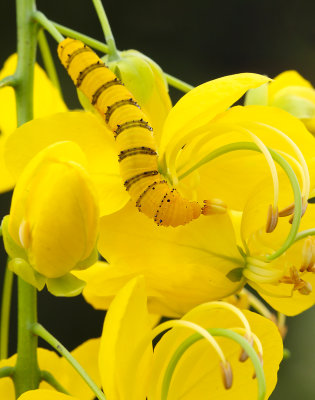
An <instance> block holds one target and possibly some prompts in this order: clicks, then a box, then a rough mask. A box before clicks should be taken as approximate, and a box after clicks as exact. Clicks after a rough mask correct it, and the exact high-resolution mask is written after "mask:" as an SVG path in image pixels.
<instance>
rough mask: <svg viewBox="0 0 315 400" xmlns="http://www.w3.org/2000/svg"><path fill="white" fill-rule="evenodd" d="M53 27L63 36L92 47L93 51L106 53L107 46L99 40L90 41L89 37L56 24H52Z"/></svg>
mask: <svg viewBox="0 0 315 400" xmlns="http://www.w3.org/2000/svg"><path fill="white" fill-rule="evenodd" d="M52 23H53V24H54V26H55V27H56V28H57V29H58V31H59V32H61V33H62V34H63V35H65V36H69V37H71V38H73V39H78V40H81V41H82V42H84V43H85V44H87V45H88V46H90V47H92V48H93V49H95V50H98V51H101V52H102V53H105V54H107V53H108V51H109V50H108V46H107V45H106V44H104V43H103V42H100V41H99V40H96V39H92V38H91V37H90V36H87V35H84V34H83V33H80V32H78V31H75V30H73V29H70V28H68V27H66V26H64V25H61V24H58V23H57V22H52Z"/></svg>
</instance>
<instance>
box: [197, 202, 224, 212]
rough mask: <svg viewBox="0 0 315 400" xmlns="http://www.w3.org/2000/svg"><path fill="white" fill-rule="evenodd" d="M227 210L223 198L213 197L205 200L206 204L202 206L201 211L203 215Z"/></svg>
mask: <svg viewBox="0 0 315 400" xmlns="http://www.w3.org/2000/svg"><path fill="white" fill-rule="evenodd" d="M226 210H227V205H226V204H225V203H224V201H223V200H220V199H211V200H204V206H203V207H202V210H201V213H202V214H203V215H212V214H225V213H226Z"/></svg>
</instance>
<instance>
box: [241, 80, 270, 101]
mask: <svg viewBox="0 0 315 400" xmlns="http://www.w3.org/2000/svg"><path fill="white" fill-rule="evenodd" d="M267 104H268V83H265V84H263V85H261V86H259V87H258V88H255V89H250V90H248V92H247V93H246V95H245V100H244V105H245V106H251V105H260V106H266V105H267Z"/></svg>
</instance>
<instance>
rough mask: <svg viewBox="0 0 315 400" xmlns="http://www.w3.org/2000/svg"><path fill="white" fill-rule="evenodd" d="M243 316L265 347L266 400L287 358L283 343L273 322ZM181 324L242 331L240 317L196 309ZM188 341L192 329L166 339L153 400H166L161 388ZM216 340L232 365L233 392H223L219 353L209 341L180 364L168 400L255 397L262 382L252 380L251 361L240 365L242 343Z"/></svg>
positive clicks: (159, 350)
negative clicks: (176, 355) (173, 358)
mask: <svg viewBox="0 0 315 400" xmlns="http://www.w3.org/2000/svg"><path fill="white" fill-rule="evenodd" d="M244 314H245V317H246V318H247V320H248V322H249V323H250V326H251V329H252V331H253V332H254V333H255V334H256V335H257V336H258V338H259V339H260V341H261V344H262V347H263V361H264V372H265V378H266V385H267V396H266V399H267V398H268V397H269V396H270V394H271V392H272V391H273V389H274V387H275V384H276V381H277V371H278V368H279V363H280V361H281V359H282V340H281V337H280V335H279V332H278V329H277V327H276V326H275V324H274V323H272V322H271V321H269V320H267V319H266V318H263V317H261V316H260V315H257V314H255V313H252V312H250V311H244ZM182 319H183V320H188V321H192V322H194V323H197V324H198V325H200V326H202V327H204V328H206V329H208V328H227V329H229V328H234V327H240V326H241V325H240V321H239V320H238V318H237V317H236V316H235V314H232V313H231V312H229V311H227V310H224V309H210V310H209V309H208V310H204V309H203V310H198V309H196V310H192V311H191V312H189V313H188V314H187V315H186V316H184V317H183V318H182ZM189 336H191V331H190V330H188V329H187V330H186V329H183V328H173V329H172V330H170V331H168V332H167V333H166V334H165V335H164V336H163V337H162V339H161V340H160V342H159V343H158V344H157V346H156V347H155V350H154V358H153V370H152V382H151V385H150V388H151V393H150V395H149V399H150V400H153V399H160V398H161V394H160V390H161V383H162V379H163V376H164V373H165V369H166V367H167V365H168V363H169V360H170V358H171V356H172V355H173V353H174V351H175V350H176V349H177V347H178V346H179V345H180V343H181V342H182V341H183V340H184V339H186V338H187V337H189ZM215 339H216V340H217V342H218V344H219V345H220V347H221V349H222V350H223V353H224V355H225V357H226V359H227V360H228V361H229V362H230V364H231V366H232V371H233V384H232V387H231V389H229V390H225V389H224V386H223V383H222V378H221V368H220V364H219V363H220V360H219V358H218V355H217V353H216V352H215V351H214V350H213V348H212V347H211V346H210V344H209V343H208V342H206V341H205V340H200V341H199V342H197V343H195V344H194V345H193V346H191V347H190V348H189V349H188V350H187V351H186V352H185V354H184V355H183V356H182V358H181V360H180V361H179V363H178V364H177V366H176V369H175V371H174V375H173V378H172V381H171V386H170V390H169V394H168V399H170V400H175V399H178V398H181V399H183V400H184V399H185V400H189V399H191V400H195V399H198V398H200V399H201V398H205V397H207V394H208V395H209V396H210V397H211V398H214V399H226V400H228V399H230V400H232V399H244V400H246V399H248V400H252V399H255V398H256V396H257V381H256V380H254V379H252V376H253V365H252V363H251V361H250V359H248V360H247V361H246V362H243V363H241V362H240V361H239V356H240V352H241V350H240V347H239V345H238V344H236V343H235V342H233V341H232V340H229V339H225V338H220V337H216V338H215ZM210 397H209V398H210Z"/></svg>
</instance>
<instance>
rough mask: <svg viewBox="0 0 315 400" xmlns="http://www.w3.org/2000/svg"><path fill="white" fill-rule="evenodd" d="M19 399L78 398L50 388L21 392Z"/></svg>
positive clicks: (60, 399) (61, 399) (75, 399)
mask: <svg viewBox="0 0 315 400" xmlns="http://www.w3.org/2000/svg"><path fill="white" fill-rule="evenodd" d="M19 400H78V398H77V397H72V396H68V395H66V394H63V393H60V392H56V391H52V390H45V389H36V390H29V391H28V392H25V393H23V394H22V395H21V396H20V397H19Z"/></svg>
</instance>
